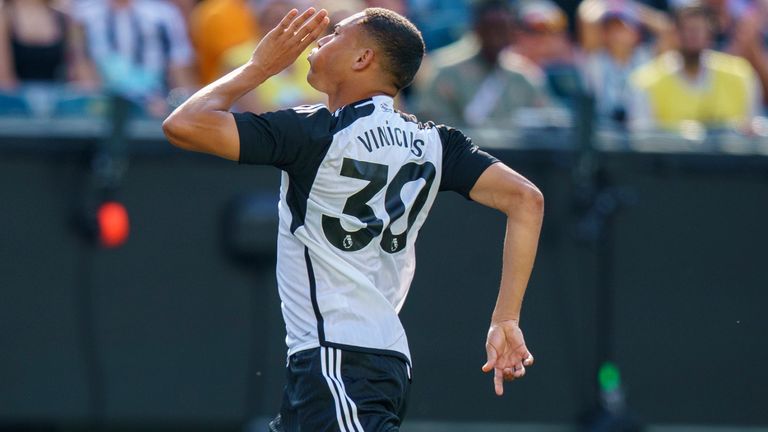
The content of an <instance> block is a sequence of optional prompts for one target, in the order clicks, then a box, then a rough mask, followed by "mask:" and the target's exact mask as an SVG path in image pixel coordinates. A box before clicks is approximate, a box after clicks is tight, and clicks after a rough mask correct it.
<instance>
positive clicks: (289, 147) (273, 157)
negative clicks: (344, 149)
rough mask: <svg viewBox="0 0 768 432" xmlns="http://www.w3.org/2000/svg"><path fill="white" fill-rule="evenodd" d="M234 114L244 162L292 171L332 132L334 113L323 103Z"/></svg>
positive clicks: (325, 140) (241, 160)
mask: <svg viewBox="0 0 768 432" xmlns="http://www.w3.org/2000/svg"><path fill="white" fill-rule="evenodd" d="M233 116H234V117H235V123H236V124H237V132H238V135H239V137H240V160H239V162H240V163H241V164H255V165H272V166H274V167H277V168H280V169H282V170H284V171H287V172H289V173H290V172H291V171H292V170H293V168H295V167H297V166H299V165H301V163H302V162H303V161H304V160H306V159H307V158H308V157H311V155H310V153H312V151H313V150H314V149H316V148H317V144H318V143H320V142H327V141H328V137H329V135H330V127H329V123H330V119H331V115H330V113H329V112H328V109H327V108H325V107H324V106H321V105H316V106H302V107H297V108H291V109H286V110H280V111H274V112H267V113H263V114H254V113H250V112H246V113H233Z"/></svg>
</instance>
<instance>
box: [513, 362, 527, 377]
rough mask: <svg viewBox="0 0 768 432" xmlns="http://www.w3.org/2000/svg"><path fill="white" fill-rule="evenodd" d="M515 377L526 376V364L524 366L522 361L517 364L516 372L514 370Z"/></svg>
mask: <svg viewBox="0 0 768 432" xmlns="http://www.w3.org/2000/svg"><path fill="white" fill-rule="evenodd" d="M514 376H515V378H522V377H524V376H525V366H523V364H522V363H520V364H519V365H517V366H515V372H514Z"/></svg>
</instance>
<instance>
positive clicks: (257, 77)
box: [241, 59, 271, 87]
mask: <svg viewBox="0 0 768 432" xmlns="http://www.w3.org/2000/svg"><path fill="white" fill-rule="evenodd" d="M241 75H242V78H244V79H245V80H246V81H247V82H249V83H253V84H254V87H255V86H258V85H259V84H261V83H262V82H264V81H266V80H267V78H269V77H270V76H271V74H270V73H269V71H268V70H267V68H266V67H265V66H264V65H263V64H262V63H261V62H260V61H258V60H256V59H251V60H250V61H248V63H246V64H245V66H243V68H242V70H241Z"/></svg>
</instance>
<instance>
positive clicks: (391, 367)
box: [270, 347, 411, 432]
mask: <svg viewBox="0 0 768 432" xmlns="http://www.w3.org/2000/svg"><path fill="white" fill-rule="evenodd" d="M287 372H288V383H287V385H286V386H285V392H284V394H283V404H282V407H281V408H280V415H278V416H277V418H275V420H273V421H272V422H271V423H270V430H271V431H275V432H397V431H399V430H400V423H401V422H402V420H403V416H404V415H405V407H406V403H407V399H408V391H409V388H410V384H411V370H410V366H409V365H408V364H407V363H406V362H405V360H403V359H400V358H398V357H394V356H388V355H377V354H367V353H361V352H355V351H347V350H340V349H337V348H326V347H321V348H314V349H310V350H306V351H301V352H298V353H296V354H294V355H292V356H291V357H290V359H289V360H288V367H287Z"/></svg>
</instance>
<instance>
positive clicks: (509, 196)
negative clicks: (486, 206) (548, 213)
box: [501, 180, 544, 217]
mask: <svg viewBox="0 0 768 432" xmlns="http://www.w3.org/2000/svg"><path fill="white" fill-rule="evenodd" d="M504 195H505V196H504V198H503V199H502V205H501V208H502V209H503V211H504V212H505V213H506V214H507V216H509V217H518V216H521V215H524V216H527V217H530V216H534V217H540V216H541V215H543V214H544V194H542V193H541V191H540V190H539V188H537V187H536V185H534V184H533V183H531V182H529V181H527V180H526V181H515V182H512V183H511V184H510V185H509V186H508V187H507V188H506V193H505V194H504Z"/></svg>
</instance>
